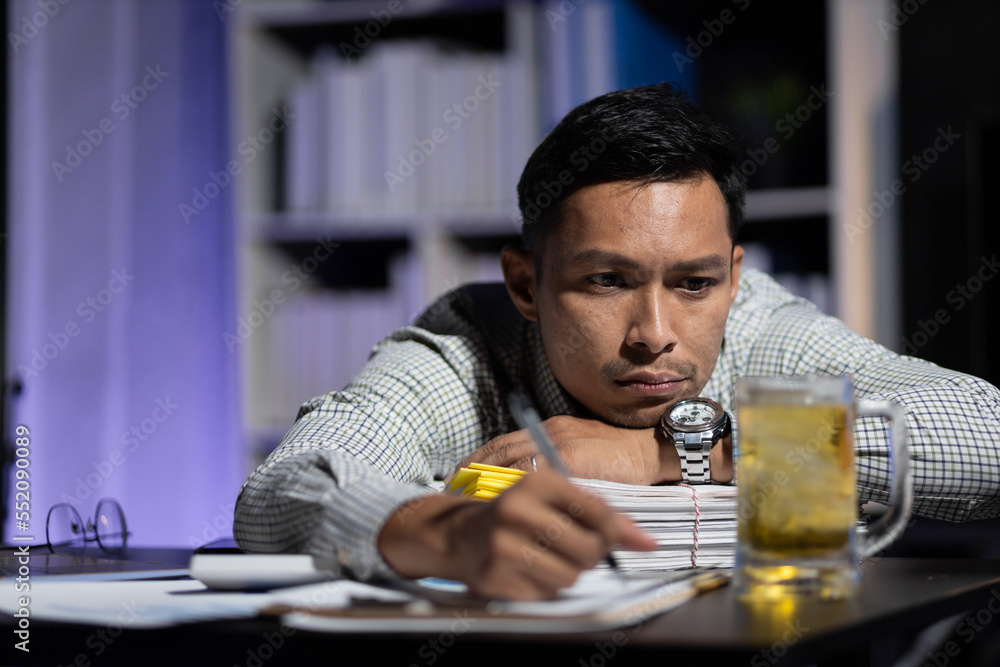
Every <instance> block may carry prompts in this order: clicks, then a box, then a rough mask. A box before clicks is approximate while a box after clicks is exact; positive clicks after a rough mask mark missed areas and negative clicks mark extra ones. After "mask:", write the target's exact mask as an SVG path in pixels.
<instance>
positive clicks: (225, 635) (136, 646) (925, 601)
mask: <svg viewBox="0 0 1000 667" xmlns="http://www.w3.org/2000/svg"><path fill="white" fill-rule="evenodd" d="M130 556H131V557H132V558H136V557H142V554H141V553H140V552H137V551H133V553H131V554H130ZM157 559H159V560H163V561H164V562H176V561H177V560H181V557H180V556H178V557H176V558H173V559H171V558H169V557H165V556H164V555H163V554H162V553H161V554H160V555H159V556H158V557H157ZM863 582H864V584H863V589H862V592H861V595H860V596H859V597H858V598H857V599H855V600H853V601H850V602H840V603H818V602H817V603H804V604H798V605H792V604H788V605H760V606H746V605H743V604H740V603H738V602H736V601H735V599H734V594H733V593H734V591H733V590H732V589H731V588H729V587H727V588H723V589H720V590H717V591H714V592H711V593H708V594H706V595H703V596H701V597H699V598H697V599H695V600H694V601H692V602H689V603H688V604H686V605H684V606H683V607H680V608H678V609H676V610H674V611H671V612H669V613H667V614H664V615H662V616H660V617H657V618H655V619H652V620H650V621H647V622H646V623H644V624H642V625H641V626H633V627H627V628H623V629H622V630H620V631H617V632H606V633H598V634H585V635H553V636H544V637H540V636H503V637H497V636H488V635H482V634H477V633H476V632H475V627H474V626H472V627H471V628H470V629H469V630H468V631H467V632H461V633H455V634H452V633H443V634H438V635H434V636H400V635H368V634H366V635H358V634H355V635H331V634H318V633H308V632H303V631H297V632H293V633H288V634H282V628H281V626H280V625H279V622H278V620H277V619H271V618H258V619H253V620H250V621H239V622H236V621H226V622H212V623H201V624H195V625H188V626H178V627H174V628H169V629H163V630H126V631H125V632H124V633H123V634H122V635H120V636H119V637H117V638H116V639H115V640H114V642H113V643H108V644H101V645H102V646H103V650H102V651H101V655H95V651H94V650H93V649H92V647H93V646H95V645H98V644H99V643H98V642H95V640H94V639H93V637H94V633H95V631H96V630H98V629H99V628H95V627H92V626H82V625H66V624H54V623H41V622H34V623H33V624H32V635H31V640H32V641H31V649H32V650H31V653H30V655H18V656H17V661H18V662H17V664H39V665H68V664H79V665H82V667H88V665H111V664H128V665H132V664H150V663H152V664H188V665H200V664H211V665H226V666H227V667H228V666H229V665H245V666H247V667H264V666H269V665H284V664H296V665H299V664H325V665H350V664H365V665H402V666H404V667H409V666H412V665H416V666H420V667H424V666H428V667H429V666H431V665H435V666H437V665H452V664H454V665H463V666H464V667H480V666H486V665H508V666H509V665H525V666H534V665H553V666H554V665H567V666H570V665H572V666H574V667H579V666H581V665H583V666H586V665H590V666H592V667H606V666H609V665H613V666H615V667H617V666H618V665H632V664H636V665H668V664H697V665H699V667H703V666H704V665H712V664H722V665H728V664H742V665H746V664H750V665H751V666H752V667H758V666H768V665H810V664H820V665H827V664H829V665H838V667H840V666H844V665H851V664H861V665H867V664H881V662H879V661H878V660H876V661H873V662H871V663H869V658H868V656H869V655H870V647H871V646H873V644H875V643H878V642H885V641H891V638H892V637H893V636H903V637H905V636H906V635H908V634H910V633H913V632H916V631H919V630H920V629H922V628H924V627H926V626H928V625H930V624H932V623H934V622H937V621H939V620H942V619H945V618H948V617H949V616H952V615H954V614H957V613H960V612H963V611H969V612H971V616H972V618H973V624H974V625H967V627H966V630H967V632H966V633H965V634H961V633H960V634H959V635H958V640H957V642H956V646H955V648H956V649H957V650H958V653H959V654H960V653H962V652H963V651H964V652H965V655H966V656H968V655H970V654H971V653H972V651H971V650H970V646H971V645H972V643H973V642H976V641H977V640H980V639H981V638H982V637H983V635H986V634H989V631H990V630H991V629H992V630H993V632H994V634H995V631H996V629H997V628H998V627H1000V560H970V559H903V558H885V559H873V560H870V561H868V562H866V563H865V565H864V567H863ZM977 613H978V615H979V621H978V622H977V621H976V620H975V617H976V615H977ZM987 617H988V620H989V621H992V623H990V622H985V623H984V621H986V620H987ZM994 617H996V620H995V621H994V620H993V619H994ZM980 623H982V624H983V625H980ZM0 625H2V626H5V627H6V628H8V630H7V631H6V632H4V634H5V635H7V636H8V639H7V640H6V641H5V645H4V646H3V649H2V650H0V656H11V655H13V653H15V652H12V651H11V650H9V649H11V647H12V643H11V642H10V639H9V637H10V634H9V628H10V621H9V619H4V620H3V621H2V623H0ZM974 627H980V628H981V630H980V631H977V630H975V629H974ZM981 633H982V634H981ZM970 634H971V638H970V639H968V641H966V640H965V637H967V636H969V635H970ZM986 640H987V641H992V639H991V638H989V637H986ZM16 653H19V652H16ZM80 656H82V657H80ZM695 661H697V662H695ZM8 662H9V659H8V658H6V657H5V658H3V659H0V663H2V664H7V663H8ZM949 662H950V664H959V663H960V660H959V659H958V658H954V659H953V658H949ZM921 664H923V663H921Z"/></svg>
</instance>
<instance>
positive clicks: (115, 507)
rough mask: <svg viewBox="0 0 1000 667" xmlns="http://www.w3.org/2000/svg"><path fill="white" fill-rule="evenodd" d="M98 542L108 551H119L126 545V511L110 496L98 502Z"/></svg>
mask: <svg viewBox="0 0 1000 667" xmlns="http://www.w3.org/2000/svg"><path fill="white" fill-rule="evenodd" d="M95 519H96V521H97V525H96V529H97V544H98V545H99V546H100V547H101V548H102V549H105V550H106V551H117V550H120V549H122V548H123V547H124V546H125V540H126V539H127V532H126V530H125V513H124V512H122V508H121V505H119V504H118V503H117V502H115V501H114V500H111V499H110V498H104V499H103V500H101V501H100V502H99V503H97V515H96V517H95Z"/></svg>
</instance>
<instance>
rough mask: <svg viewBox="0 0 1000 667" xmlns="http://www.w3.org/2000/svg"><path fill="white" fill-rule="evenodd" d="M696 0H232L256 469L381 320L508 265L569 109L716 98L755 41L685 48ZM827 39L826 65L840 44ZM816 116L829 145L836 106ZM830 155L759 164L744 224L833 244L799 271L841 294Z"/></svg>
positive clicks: (366, 344) (242, 298)
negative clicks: (528, 167) (547, 141)
mask: <svg viewBox="0 0 1000 667" xmlns="http://www.w3.org/2000/svg"><path fill="white" fill-rule="evenodd" d="M570 6H572V7H573V8H574V9H573V10H572V11H568V8H569V7H570ZM671 6H672V7H673V6H674V5H673V4H671ZM676 7H679V8H680V9H679V10H677V11H676V12H674V13H671V11H667V10H666V9H664V6H663V5H661V4H659V3H648V2H641V1H640V0H632V1H626V0H616V1H610V0H609V1H607V2H602V1H601V0H590V2H587V3H559V2H541V3H539V2H528V1H527V0H521V1H512V2H503V1H501V0H480V1H465V2H463V1H461V0H400V1H399V2H398V3H393V2H387V1H375V2H373V1H369V0H358V1H355V0H349V1H338V2H333V1H322V0H288V1H285V2H274V1H260V2H254V1H253V0H245V1H244V2H242V3H240V4H239V5H237V6H234V7H233V11H232V12H228V13H227V15H226V17H225V21H226V25H227V30H228V33H229V61H230V71H231V80H230V100H231V118H232V145H233V147H234V149H233V154H234V156H239V157H238V158H236V159H238V161H239V162H240V164H241V166H242V171H241V173H240V177H239V178H238V179H234V181H233V188H234V192H233V195H234V203H235V209H234V215H235V220H236V238H237V243H238V267H239V268H238V270H239V275H238V280H237V284H238V299H237V304H238V306H237V309H238V318H241V319H242V321H243V325H242V332H240V331H236V332H232V335H231V337H230V338H228V339H227V340H228V343H227V344H228V345H229V347H230V349H231V351H232V353H234V354H239V355H240V359H241V368H242V369H243V375H242V378H241V386H242V387H243V388H244V396H243V414H244V415H245V418H244V429H245V434H246V441H247V443H248V447H247V454H248V460H247V465H248V466H252V465H254V464H255V463H257V462H258V461H259V460H261V458H262V457H263V456H264V455H265V454H266V453H267V452H268V451H270V449H272V448H273V447H274V446H275V445H276V444H277V442H278V440H279V439H280V437H281V435H283V434H284V432H285V431H286V430H287V429H288V427H289V426H290V424H291V422H292V420H293V418H294V416H295V413H296V410H297V408H298V406H299V405H300V404H301V403H302V402H303V401H304V400H306V399H308V398H311V397H312V396H314V395H318V394H320V393H323V392H325V391H330V390H332V389H338V388H340V387H341V386H343V384H344V383H345V382H346V381H347V380H348V379H349V378H350V376H351V375H353V374H354V373H355V372H357V370H359V369H360V367H361V365H363V362H364V358H365V356H366V353H367V351H368V349H370V347H371V345H373V344H374V343H375V342H377V341H378V340H379V339H380V338H381V337H382V336H383V335H385V334H386V333H388V332H389V331H391V330H392V329H394V328H396V327H398V326H402V325H404V324H406V323H407V322H409V321H410V320H412V318H413V317H414V316H415V315H416V314H417V313H418V312H419V311H420V310H421V309H422V308H423V307H424V306H425V305H426V304H427V303H429V302H430V301H431V300H432V299H433V298H435V297H436V296H438V295H440V294H442V293H444V292H446V291H447V290H449V289H451V288H453V287H455V286H457V285H459V284H462V283H464V282H469V281H476V280H497V279H499V278H500V269H499V264H498V262H497V261H496V257H497V253H498V251H499V249H500V248H501V247H502V246H503V245H504V244H505V243H507V242H510V241H513V240H515V239H516V238H517V235H518V223H519V217H518V214H517V207H516V193H515V185H516V181H517V178H518V177H519V175H520V170H521V168H522V166H523V164H524V162H525V160H526V159H527V157H528V155H529V154H530V152H531V150H532V149H533V148H534V146H535V145H536V144H537V142H538V141H539V140H540V139H541V137H542V136H543V135H544V133H545V132H546V131H547V130H548V129H549V128H550V127H551V126H552V125H553V124H554V123H555V122H556V121H557V120H558V119H559V118H561V117H562V116H563V115H564V114H565V113H566V112H567V111H569V110H570V109H571V108H572V107H574V106H576V105H577V104H579V103H580V102H583V101H585V100H587V99H590V98H592V97H594V96H596V95H598V94H601V93H603V92H606V91H608V90H612V89H615V88H621V87H627V86H631V85H639V84H642V83H650V82H654V81H660V80H673V81H677V82H679V83H680V84H681V85H682V86H683V87H685V88H686V89H688V90H691V91H693V92H694V95H695V97H696V99H697V98H699V87H702V88H703V87H704V82H703V81H700V80H699V79H698V78H697V72H698V70H699V68H700V69H701V70H703V71H704V73H711V72H713V71H715V69H713V68H716V69H717V68H718V67H720V65H719V64H718V63H717V61H718V60H719V59H722V60H725V59H726V58H730V59H731V58H734V57H735V58H739V57H740V55H739V53H736V54H735V55H734V54H733V53H731V52H730V51H727V50H726V48H724V47H723V45H722V44H721V42H722V40H720V44H719V45H717V46H713V49H714V51H713V52H711V53H710V52H708V51H706V53H705V55H704V56H703V57H701V58H700V59H699V61H698V67H697V68H694V67H677V66H676V61H675V59H674V58H672V54H673V53H675V52H677V51H678V50H679V49H680V50H683V49H684V48H685V46H684V45H685V35H686V34H687V33H686V31H687V30H694V29H696V28H697V27H698V25H699V24H698V23H697V22H694V23H691V21H693V18H692V17H697V16H701V13H699V12H703V11H707V10H703V9H701V5H700V4H698V3H684V2H681V3H677V5H676ZM678 12H679V13H678ZM820 15H821V17H822V11H820ZM654 19H655V20H654ZM685 20H687V21H688V23H690V25H688V23H685ZM820 21H821V23H822V22H823V19H822V18H821V19H820ZM675 23H676V25H677V27H676V28H672V29H670V30H666V29H664V28H663V27H662V26H663V25H664V24H666V25H674V24H675ZM735 25H738V24H734V26H735ZM366 31H367V32H366ZM692 34H694V33H692ZM733 41H734V42H737V41H738V40H735V39H734V40H733ZM811 48H813V49H817V48H818V49H819V51H820V52H821V53H820V62H821V65H820V67H821V68H823V67H825V65H824V64H822V63H825V60H824V58H825V52H824V49H825V48H826V47H825V44H824V42H823V41H822V40H821V41H820V42H819V43H818V45H814V46H813V47H811ZM713 63H715V64H713ZM703 78H704V76H703ZM702 97H704V99H703V100H700V101H702V102H703V103H704V104H705V106H706V107H708V109H709V111H710V112H711V113H713V115H720V114H718V113H717V111H716V109H714V108H712V104H716V105H717V100H714V99H713V98H712V95H710V94H705V95H703V96H702ZM710 103H711V104H710ZM722 115H724V114H722ZM276 118H278V119H279V120H275V119H276ZM281 118H283V119H284V120H285V121H286V122H284V123H282V122H280V119H281ZM772 122H773V121H772ZM265 130H270V131H269V132H266V131H265ZM812 134H813V135H816V134H818V135H819V136H820V140H821V143H823V144H824V146H825V143H826V142H827V141H831V139H829V138H828V136H827V135H828V134H829V132H828V131H827V123H826V120H825V118H823V120H822V122H818V123H816V124H815V127H814V128H812ZM809 136H810V135H809V134H800V135H799V137H798V139H799V140H803V139H809ZM751 139H752V137H751ZM255 140H256V143H255ZM812 140H813V141H817V139H815V137H813V139H812ZM750 144H751V145H753V141H752V140H751V141H750ZM250 154H253V158H252V159H250ZM789 155H790V152H789V150H787V149H786V153H785V155H783V156H782V160H777V159H776V160H774V161H773V162H772V164H771V165H770V168H771V171H772V172H774V171H775V170H777V168H778V167H781V166H782V164H784V163H785V158H786V157H788V156H789ZM821 157H823V158H824V159H823V160H822V161H823V162H824V169H822V170H821V171H820V173H819V175H818V176H817V177H813V178H811V179H810V178H807V179H805V180H803V179H801V178H799V179H797V178H795V177H788V176H787V175H786V176H781V175H780V174H779V175H778V176H777V177H775V178H772V177H767V178H765V177H761V176H758V177H756V180H757V181H758V184H759V185H760V186H762V187H756V188H754V189H752V191H751V192H750V193H749V196H748V200H747V224H746V225H745V230H746V232H745V237H746V238H745V239H744V240H747V239H748V240H749V241H750V242H751V243H752V244H753V245H754V248H755V252H756V254H757V257H758V258H759V259H760V262H761V263H762V265H764V266H765V267H766V268H772V269H774V268H775V265H776V264H777V265H778V268H779V269H780V268H781V266H782V264H781V257H782V255H781V253H782V252H783V250H782V248H783V247H784V246H783V245H782V244H784V243H785V242H786V241H789V240H790V241H791V242H796V241H797V242H799V243H802V242H803V240H806V242H808V243H810V244H811V245H813V246H814V247H815V248H816V251H815V252H813V253H807V255H809V256H808V257H806V258H804V259H803V257H800V256H798V255H794V253H793V254H788V253H786V255H787V257H790V260H789V261H787V262H785V264H787V267H786V268H787V269H788V273H787V275H786V279H787V280H788V281H790V282H789V284H790V286H791V287H792V288H793V289H795V290H796V291H798V292H800V293H803V294H805V295H806V296H809V297H812V298H813V299H815V300H817V301H819V302H820V303H821V305H823V304H825V305H826V307H827V308H828V309H829V310H831V311H832V310H833V309H834V308H835V304H836V303H837V301H838V300H839V299H840V298H841V297H842V295H838V294H835V293H834V292H835V291H836V289H837V288H836V286H832V285H831V280H830V276H831V275H832V273H833V271H834V270H835V267H837V266H840V262H841V258H840V257H837V256H834V254H835V253H837V252H838V251H837V246H836V244H834V243H832V242H831V241H830V238H831V234H832V233H831V231H830V230H831V229H833V228H834V223H833V217H832V216H833V215H834V214H835V211H836V207H835V205H834V204H835V199H836V192H837V191H836V189H835V187H834V186H833V185H832V184H830V183H828V182H827V181H828V180H831V179H828V178H827V174H826V171H825V162H826V160H825V153H824V155H823V156H821ZM785 168H786V172H788V173H791V174H793V175H795V174H799V173H800V172H801V169H797V168H796V167H795V166H794V165H793V166H792V167H790V168H789V167H788V166H787V164H786V165H785ZM765 176H766V174H765ZM772 176H773V174H772ZM751 186H752V187H753V186H754V180H751ZM772 250H773V251H774V253H775V254H774V256H772ZM776 258H777V259H776ZM238 328H239V327H238ZM242 333H245V334H247V335H246V336H243V335H241V334H242Z"/></svg>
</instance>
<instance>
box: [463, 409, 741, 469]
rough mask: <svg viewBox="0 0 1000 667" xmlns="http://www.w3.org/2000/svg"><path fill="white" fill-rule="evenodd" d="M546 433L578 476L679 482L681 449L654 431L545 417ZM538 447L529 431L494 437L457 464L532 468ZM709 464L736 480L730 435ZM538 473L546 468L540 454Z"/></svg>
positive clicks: (598, 421) (720, 443)
mask: <svg viewBox="0 0 1000 667" xmlns="http://www.w3.org/2000/svg"><path fill="white" fill-rule="evenodd" d="M544 426H545V430H546V432H547V433H548V434H549V437H550V438H551V439H552V442H554V443H555V445H556V449H557V450H558V451H559V457H560V458H561V459H562V461H563V463H565V464H566V467H567V468H568V469H569V471H570V474H571V475H573V476H574V477H585V478H587V479H603V480H606V481H609V482H621V483H623V484H640V485H645V486H648V485H651V484H663V483H665V482H679V481H681V466H680V461H679V459H678V458H677V449H676V448H675V447H674V446H673V444H671V443H669V442H667V439H666V437H665V436H664V435H663V433H662V432H661V431H660V428H659V426H657V427H655V428H645V429H636V428H623V427H619V426H612V425H611V424H607V423H605V422H602V421H600V420H596V419H584V418H581V417H571V416H569V415H557V416H555V417H551V418H549V419H546V420H545V422H544ZM537 452H538V448H537V447H536V446H535V444H534V442H533V441H532V439H531V435H530V434H529V433H528V431H526V430H521V431H514V432H513V433H508V434H506V435H501V436H499V437H496V438H493V439H492V440H490V441H489V442H488V443H486V444H485V445H483V446H482V447H480V448H479V449H477V450H476V451H475V452H473V453H472V454H471V455H470V456H468V457H466V458H464V459H462V461H460V462H459V464H458V466H457V467H458V468H463V467H465V466H467V465H468V464H469V463H488V464H490V465H497V466H505V467H508V468H518V469H520V470H531V456H532V455H533V454H537ZM709 461H710V466H711V472H712V479H713V480H715V481H716V482H728V481H729V480H731V479H732V478H733V448H732V440H731V438H730V437H727V438H725V439H724V440H722V441H720V442H718V443H716V444H715V446H714V447H712V451H711V454H710V455H709ZM536 463H537V465H538V467H539V469H542V468H544V467H546V464H545V462H544V461H543V459H542V457H540V456H536Z"/></svg>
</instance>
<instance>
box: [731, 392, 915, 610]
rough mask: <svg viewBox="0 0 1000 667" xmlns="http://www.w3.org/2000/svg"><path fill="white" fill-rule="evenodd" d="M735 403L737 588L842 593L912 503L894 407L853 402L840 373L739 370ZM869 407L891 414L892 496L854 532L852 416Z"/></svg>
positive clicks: (761, 595) (758, 594)
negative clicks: (871, 520) (743, 372)
mask: <svg viewBox="0 0 1000 667" xmlns="http://www.w3.org/2000/svg"><path fill="white" fill-rule="evenodd" d="M736 408H737V425H738V428H739V434H738V435H739V458H738V460H737V467H736V485H737V496H738V526H739V536H738V542H737V552H736V585H737V587H738V590H737V593H738V596H739V597H740V598H741V599H743V600H750V601H760V600H787V599H792V598H801V597H811V598H814V599H824V600H835V599H842V598H849V597H851V596H852V595H854V593H855V591H856V590H857V586H858V582H859V579H860V572H859V565H860V563H859V561H860V558H863V557H866V556H870V555H872V554H874V553H876V552H878V551H880V550H882V549H884V548H885V547H886V546H888V545H889V544H890V543H891V542H892V541H893V540H895V539H896V537H897V536H898V535H899V534H900V533H901V532H902V530H903V528H904V527H905V525H906V522H907V520H908V519H909V514H910V511H911V508H912V504H913V478H912V475H911V474H910V471H909V455H908V452H907V449H906V442H905V438H906V436H905V425H904V416H903V411H902V409H901V408H899V406H897V405H894V404H892V403H889V402H886V401H857V402H855V401H854V399H853V394H852V389H851V380H850V378H849V377H847V376H833V377H820V376H796V377H792V376H784V377H781V376H779V377H744V378H738V379H737V381H736ZM869 415H871V416H881V417H884V418H885V419H887V420H888V421H889V422H890V424H891V429H890V434H891V441H892V442H891V452H892V458H891V468H892V489H891V494H890V500H891V501H892V505H891V507H890V508H889V510H888V511H887V512H886V513H885V514H884V515H883V516H882V517H881V518H880V519H879V520H878V521H877V522H875V523H873V524H872V525H871V526H870V527H869V528H868V530H867V531H866V534H864V535H856V527H857V523H858V504H857V485H856V480H855V470H854V419H855V416H869Z"/></svg>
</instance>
